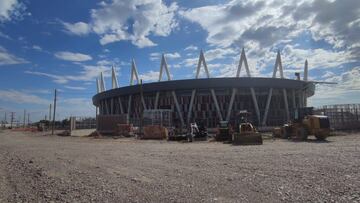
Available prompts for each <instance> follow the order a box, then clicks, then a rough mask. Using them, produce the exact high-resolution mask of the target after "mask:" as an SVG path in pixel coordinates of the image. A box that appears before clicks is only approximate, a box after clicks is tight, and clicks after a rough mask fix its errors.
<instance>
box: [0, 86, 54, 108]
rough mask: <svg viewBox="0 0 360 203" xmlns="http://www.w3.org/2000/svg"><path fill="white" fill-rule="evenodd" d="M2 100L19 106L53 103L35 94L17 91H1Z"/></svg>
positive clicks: (0, 97)
mask: <svg viewBox="0 0 360 203" xmlns="http://www.w3.org/2000/svg"><path fill="white" fill-rule="evenodd" d="M0 100H2V101H7V102H13V103H18V104H39V105H47V104H49V103H51V101H48V100H46V99H43V98H41V97H38V96H36V95H33V94H29V93H25V92H20V91H17V90H11V89H10V90H0Z"/></svg>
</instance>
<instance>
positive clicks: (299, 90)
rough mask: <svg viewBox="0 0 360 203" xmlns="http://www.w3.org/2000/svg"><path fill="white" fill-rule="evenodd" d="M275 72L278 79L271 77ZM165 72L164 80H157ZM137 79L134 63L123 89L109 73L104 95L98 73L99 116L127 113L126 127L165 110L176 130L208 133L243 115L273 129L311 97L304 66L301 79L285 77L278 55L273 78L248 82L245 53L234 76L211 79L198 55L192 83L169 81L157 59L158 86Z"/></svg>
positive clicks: (311, 87) (165, 68) (202, 57)
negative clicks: (200, 127)
mask: <svg viewBox="0 0 360 203" xmlns="http://www.w3.org/2000/svg"><path fill="white" fill-rule="evenodd" d="M201 69H204V71H205V74H206V78H199V73H200V71H201ZM242 69H244V70H243V71H246V77H240V71H241V70H242ZM278 71H279V73H280V77H279V78H278V77H276V75H277V74H276V73H277V72H278ZM164 73H165V74H166V76H167V80H166V81H162V75H163V74H164ZM140 80H141V78H139V75H138V71H137V67H136V64H135V61H134V60H133V61H132V64H131V77H130V84H129V85H128V86H125V87H119V85H118V81H117V77H116V72H115V69H114V68H113V69H112V89H109V90H106V89H105V81H104V77H103V75H102V73H101V75H100V77H99V78H98V79H97V90H98V93H97V94H96V95H95V96H94V97H93V104H94V105H95V106H96V107H97V109H98V114H99V115H117V114H126V115H127V117H128V119H129V122H131V121H132V120H138V119H140V115H141V112H143V111H144V110H149V109H168V110H170V111H171V113H172V116H171V119H172V123H173V125H174V126H176V127H186V126H188V124H189V123H190V122H194V121H197V122H199V121H200V122H202V123H203V124H205V125H206V126H207V127H209V128H212V127H216V125H217V124H218V123H219V121H229V122H230V123H232V124H235V123H237V122H238V120H239V118H237V114H238V112H239V111H241V110H247V111H248V112H250V113H251V115H250V120H251V121H252V122H253V124H255V125H256V126H275V125H282V124H283V123H284V122H286V121H288V120H290V119H291V118H292V117H293V112H294V109H295V108H299V107H305V106H306V103H307V102H306V101H307V98H308V97H311V96H312V95H314V93H315V82H312V81H308V64H307V61H305V67H304V74H303V78H302V79H300V77H298V78H295V79H290V78H285V77H284V74H283V66H282V62H281V56H280V52H278V53H277V57H276V62H275V66H274V70H273V76H272V77H269V78H265V77H252V76H251V72H250V69H249V66H248V63H247V59H246V55H245V51H244V49H243V50H242V52H241V55H240V61H239V65H238V69H237V73H236V75H234V77H226V78H218V77H216V78H215V77H211V76H210V73H209V71H208V68H207V64H206V59H205V54H204V53H203V51H201V52H200V56H199V60H198V66H197V69H196V74H195V76H194V78H193V79H184V80H172V78H171V75H170V72H169V69H168V64H167V62H166V58H165V56H164V55H162V59H161V65H160V73H159V79H158V81H157V82H152V83H145V84H140Z"/></svg>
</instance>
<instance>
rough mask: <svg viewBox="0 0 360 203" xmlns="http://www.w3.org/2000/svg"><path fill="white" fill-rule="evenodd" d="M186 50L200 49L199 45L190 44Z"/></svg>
mask: <svg viewBox="0 0 360 203" xmlns="http://www.w3.org/2000/svg"><path fill="white" fill-rule="evenodd" d="M184 50H185V51H196V50H198V48H197V46H194V45H190V46H188V47H186V48H185V49H184Z"/></svg>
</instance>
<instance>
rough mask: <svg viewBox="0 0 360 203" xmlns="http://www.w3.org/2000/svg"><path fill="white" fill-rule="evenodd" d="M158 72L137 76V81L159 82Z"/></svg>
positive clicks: (151, 71)
mask: <svg viewBox="0 0 360 203" xmlns="http://www.w3.org/2000/svg"><path fill="white" fill-rule="evenodd" d="M159 74H160V73H159V71H153V70H150V71H148V72H146V73H144V74H140V75H139V79H142V80H143V82H153V81H157V80H159Z"/></svg>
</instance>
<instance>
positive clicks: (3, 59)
mask: <svg viewBox="0 0 360 203" xmlns="http://www.w3.org/2000/svg"><path fill="white" fill-rule="evenodd" d="M23 63H29V62H28V61H27V60H25V59H23V58H19V57H17V56H14V55H12V54H10V53H9V52H8V51H7V50H6V49H5V48H3V47H2V46H0V66H1V65H13V64H23Z"/></svg>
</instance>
